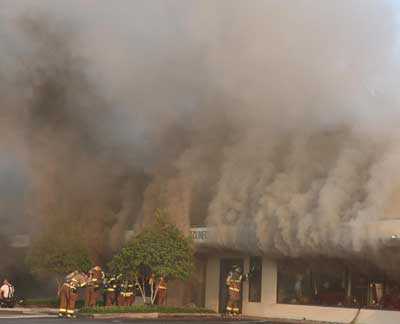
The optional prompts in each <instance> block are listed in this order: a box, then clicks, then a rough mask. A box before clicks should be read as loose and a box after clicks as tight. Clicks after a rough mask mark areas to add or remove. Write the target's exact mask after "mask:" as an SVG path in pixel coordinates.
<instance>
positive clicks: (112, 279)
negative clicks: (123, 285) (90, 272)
mask: <svg viewBox="0 0 400 324" xmlns="http://www.w3.org/2000/svg"><path fill="white" fill-rule="evenodd" d="M121 276H122V275H118V276H114V275H110V276H108V277H106V279H105V280H104V289H105V294H106V302H105V305H106V306H113V305H116V304H117V297H118V293H119V284H118V283H119V282H118V281H119V280H120V278H121Z"/></svg>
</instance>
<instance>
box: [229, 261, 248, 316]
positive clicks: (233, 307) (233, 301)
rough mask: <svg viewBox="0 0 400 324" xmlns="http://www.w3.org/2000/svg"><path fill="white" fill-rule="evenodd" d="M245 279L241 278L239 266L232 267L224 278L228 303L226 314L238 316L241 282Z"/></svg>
mask: <svg viewBox="0 0 400 324" xmlns="http://www.w3.org/2000/svg"><path fill="white" fill-rule="evenodd" d="M245 278H247V276H243V274H242V271H241V269H240V267H239V266H233V268H232V270H231V271H229V273H228V276H227V278H226V285H227V288H228V301H227V303H226V314H229V315H232V316H238V315H239V314H240V300H241V289H242V282H243V280H244V279H245Z"/></svg>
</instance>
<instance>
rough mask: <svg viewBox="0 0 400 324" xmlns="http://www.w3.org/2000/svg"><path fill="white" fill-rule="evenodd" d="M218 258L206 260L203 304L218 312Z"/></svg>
mask: <svg viewBox="0 0 400 324" xmlns="http://www.w3.org/2000/svg"><path fill="white" fill-rule="evenodd" d="M219 268H220V258H219V257H210V258H209V259H208V260H207V271H206V298H205V299H206V300H205V306H206V308H208V309H212V310H214V311H216V312H218V298H219V271H220V269H219Z"/></svg>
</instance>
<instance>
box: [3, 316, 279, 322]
mask: <svg viewBox="0 0 400 324" xmlns="http://www.w3.org/2000/svg"><path fill="white" fill-rule="evenodd" d="M0 322H1V324H68V323H71V324H105V323H107V324H110V323H134V324H164V323H166V324H184V323H187V321H185V320H181V321H175V320H154V321H153V320H129V321H122V320H108V321H107V320H102V321H100V320H91V319H74V320H66V319H58V318H15V317H14V318H9V317H6V316H3V317H2V316H1V315H0ZM190 322H191V324H203V323H206V324H221V323H226V324H233V323H235V324H237V323H238V321H233V322H231V321H190ZM240 323H241V324H247V323H251V324H256V323H260V324H261V323H263V324H272V323H270V322H263V321H258V322H257V321H253V322H249V321H241V322H240Z"/></svg>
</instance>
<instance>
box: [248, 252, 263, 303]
mask: <svg viewBox="0 0 400 324" xmlns="http://www.w3.org/2000/svg"><path fill="white" fill-rule="evenodd" d="M261 280H262V258H261V257H252V258H250V276H249V302H252V303H260V302H261Z"/></svg>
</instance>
